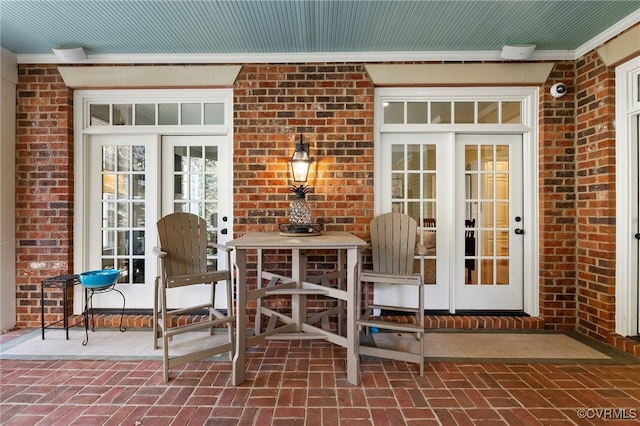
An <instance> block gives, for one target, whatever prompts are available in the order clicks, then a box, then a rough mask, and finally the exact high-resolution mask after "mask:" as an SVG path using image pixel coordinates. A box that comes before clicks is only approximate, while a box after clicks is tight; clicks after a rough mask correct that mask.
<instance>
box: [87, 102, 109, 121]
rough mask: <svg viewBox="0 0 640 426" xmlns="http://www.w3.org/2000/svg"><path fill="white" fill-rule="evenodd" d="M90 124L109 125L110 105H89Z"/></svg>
mask: <svg viewBox="0 0 640 426" xmlns="http://www.w3.org/2000/svg"><path fill="white" fill-rule="evenodd" d="M89 117H90V119H89V125H90V126H108V125H109V124H110V123H109V105H91V106H90V107H89Z"/></svg>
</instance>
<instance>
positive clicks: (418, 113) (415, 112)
mask: <svg viewBox="0 0 640 426" xmlns="http://www.w3.org/2000/svg"><path fill="white" fill-rule="evenodd" d="M427 118H428V117H427V103H426V102H407V123H408V124H427Z"/></svg>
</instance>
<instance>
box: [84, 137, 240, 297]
mask: <svg viewBox="0 0 640 426" xmlns="http://www.w3.org/2000/svg"><path fill="white" fill-rule="evenodd" d="M227 140H228V138H227V136H212V135H206V136H205V135H198V136H159V135H93V136H91V137H90V138H89V141H88V143H89V146H90V153H89V156H90V175H89V176H90V191H89V194H90V195H89V204H90V206H89V212H90V213H89V218H88V229H89V241H90V244H89V247H90V251H89V256H88V257H89V263H90V265H92V269H118V270H120V280H119V282H118V289H119V290H120V291H122V292H123V293H124V295H125V297H126V300H127V307H128V308H134V309H143V308H151V307H152V306H153V282H154V280H155V277H156V275H157V271H158V264H157V259H156V258H155V257H154V256H153V255H151V253H152V249H153V247H154V246H155V245H156V244H157V241H158V239H157V229H156V222H157V221H158V219H159V218H160V217H162V216H164V215H166V214H169V213H172V212H176V211H185V212H191V213H194V214H197V215H199V216H201V217H204V218H205V219H206V220H207V225H208V230H209V234H210V238H209V240H210V241H212V242H219V243H221V244H225V243H226V241H227V240H228V239H229V238H230V236H231V235H232V229H231V226H232V223H233V219H232V216H231V214H232V208H231V201H230V200H231V184H230V182H231V179H230V177H229V176H228V175H229V174H230V170H229V166H228V165H229V161H228V158H229V155H230V152H229V150H230V147H229V144H228V143H227ZM223 159H226V160H227V161H223ZM210 266H211V268H218V267H221V268H224V267H226V266H227V265H226V262H225V257H224V256H223V253H215V252H212V253H211V256H210ZM219 287H220V290H219V291H218V294H219V297H218V298H217V300H218V301H219V302H220V304H221V306H218V307H219V308H226V306H224V303H225V300H226V295H225V294H224V293H220V292H224V286H219ZM180 290H182V289H180ZM207 294H208V292H207V288H206V287H205V286H202V288H197V287H196V288H194V289H191V290H190V291H175V292H174V294H173V296H172V303H175V304H176V306H182V305H184V304H191V305H193V304H197V303H198V302H197V301H198V300H202V298H203V297H207ZM93 303H94V306H95V307H98V308H117V307H121V306H122V298H121V297H120V295H119V294H117V293H115V294H114V293H112V292H108V293H104V294H99V295H96V296H95V297H94V302H93Z"/></svg>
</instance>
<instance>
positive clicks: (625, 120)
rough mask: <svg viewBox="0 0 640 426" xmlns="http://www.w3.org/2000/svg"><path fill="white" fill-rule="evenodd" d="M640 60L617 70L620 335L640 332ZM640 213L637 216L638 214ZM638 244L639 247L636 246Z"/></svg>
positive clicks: (617, 291) (617, 209) (617, 213)
mask: <svg viewBox="0 0 640 426" xmlns="http://www.w3.org/2000/svg"><path fill="white" fill-rule="evenodd" d="M638 79H640V57H637V58H635V59H633V60H631V61H628V62H626V63H624V64H622V65H620V66H619V67H617V68H616V123H615V127H616V129H617V131H616V188H618V191H617V192H616V288H615V291H616V311H615V318H616V326H615V327H616V328H615V331H616V333H617V334H620V335H622V336H632V335H637V334H639V333H640V330H639V329H638V328H639V324H638V317H639V312H638V310H639V309H640V307H639V303H638V297H639V296H640V295H639V294H638V286H639V284H640V283H638V279H639V278H638V275H639V271H638V268H640V266H639V265H638V263H637V260H635V259H633V256H637V250H638V247H637V244H638V243H637V241H636V240H634V239H633V237H632V236H633V234H634V233H635V232H638V217H633V216H634V215H633V214H632V209H633V208H634V207H635V208H637V206H634V204H636V203H637V202H638V197H639V196H640V195H638V191H640V188H639V184H638V173H639V172H638V149H640V148H638V146H637V141H638V138H639V137H640V136H639V135H638V131H639V130H638V127H639V124H638V121H639V120H640V99H639V98H638V96H639V95H640V93H639V92H640V89H639V87H638V86H640V83H639V82H638ZM636 214H637V213H636ZM634 245H636V246H635V247H634Z"/></svg>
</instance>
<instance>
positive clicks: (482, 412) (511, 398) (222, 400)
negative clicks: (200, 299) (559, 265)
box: [0, 336, 640, 426]
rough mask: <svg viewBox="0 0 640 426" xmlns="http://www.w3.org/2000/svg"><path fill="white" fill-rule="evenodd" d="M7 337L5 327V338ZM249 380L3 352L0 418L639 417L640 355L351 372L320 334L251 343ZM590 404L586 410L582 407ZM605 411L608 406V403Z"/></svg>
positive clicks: (213, 368)
mask: <svg viewBox="0 0 640 426" xmlns="http://www.w3.org/2000/svg"><path fill="white" fill-rule="evenodd" d="M5 338H6V336H5ZM248 356H249V362H248V365H249V368H248V372H247V381H246V382H245V383H244V384H242V385H241V386H238V387H233V386H230V379H231V374H230V368H231V364H230V362H203V361H201V362H193V363H190V364H187V365H184V366H182V367H178V368H175V369H172V370H171V381H170V382H169V383H167V384H165V383H164V381H163V380H162V368H161V361H141V362H130V361H127V362H125V361H59V360H48V361H33V360H2V361H0V424H2V425H7V426H8V425H30V426H33V425H47V426H49V425H65V426H67V425H132V426H133V425H135V424H136V422H140V424H141V425H150V424H152V425H186V424H192V425H215V426H218V425H234V426H235V425H262V424H271V425H282V426H291V425H349V426H352V425H394V426H395V425H402V424H405V425H513V424H521V425H605V424H606V425H616V426H617V425H631V424H638V420H637V419H634V418H626V419H616V420H613V419H611V418H605V417H604V416H603V415H602V414H598V413H599V411H598V410H599V409H600V410H603V409H616V410H624V411H619V412H618V415H620V413H622V414H624V415H627V416H628V417H630V416H633V415H635V414H634V413H638V416H640V364H620V365H606V364H568V363H558V364H556V363H531V364H517V363H500V362H474V361H468V362H428V363H427V364H426V366H425V367H426V372H425V376H424V377H420V376H419V375H418V374H417V366H416V365H413V364H406V363H402V362H393V361H379V360H363V362H362V384H361V385H360V386H352V385H350V384H349V383H348V382H347V381H346V374H345V364H344V359H343V356H344V353H343V349H342V348H338V347H334V346H333V345H332V344H331V343H328V342H323V341H301V342H296V341H292V342H275V341H274V342H270V343H267V344H265V345H261V346H258V347H256V348H252V350H251V351H250V353H249V354H248ZM580 410H591V411H589V412H587V414H588V415H587V417H590V418H580V416H579V414H583V417H584V413H585V411H580ZM600 412H601V411H600Z"/></svg>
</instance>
